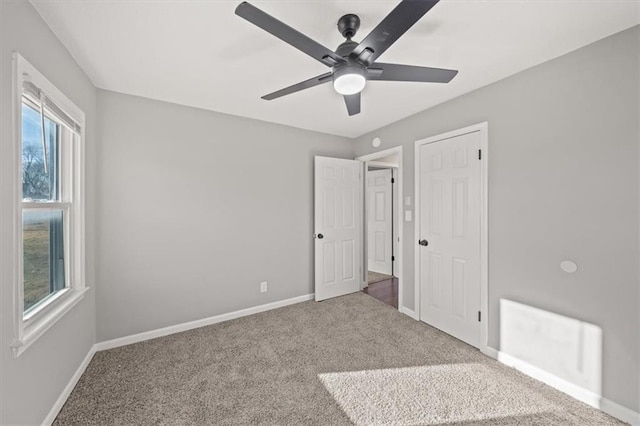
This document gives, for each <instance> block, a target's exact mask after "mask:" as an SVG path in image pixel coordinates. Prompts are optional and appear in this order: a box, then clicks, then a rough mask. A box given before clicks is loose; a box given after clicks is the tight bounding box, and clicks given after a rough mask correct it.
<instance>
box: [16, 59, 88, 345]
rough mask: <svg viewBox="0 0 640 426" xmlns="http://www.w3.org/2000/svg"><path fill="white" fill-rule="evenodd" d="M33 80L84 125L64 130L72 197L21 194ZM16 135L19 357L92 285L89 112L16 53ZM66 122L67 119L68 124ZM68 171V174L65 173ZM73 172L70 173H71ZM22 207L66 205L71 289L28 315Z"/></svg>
mask: <svg viewBox="0 0 640 426" xmlns="http://www.w3.org/2000/svg"><path fill="white" fill-rule="evenodd" d="M26 79H28V80H29V81H30V82H32V83H33V84H34V85H36V86H37V87H38V88H40V89H41V90H42V91H43V92H44V93H45V94H46V96H47V98H49V99H50V100H51V101H53V102H54V103H55V105H56V106H57V107H59V108H60V109H61V110H62V111H63V112H64V113H65V114H67V115H68V116H69V117H70V118H71V119H73V120H74V121H75V122H76V123H77V124H78V125H79V126H80V134H77V133H75V132H71V130H69V129H64V131H63V133H67V134H68V135H69V134H70V136H68V137H70V138H71V153H70V155H69V158H70V159H71V163H72V164H71V165H70V167H64V168H65V169H67V170H66V171H62V174H61V176H60V181H61V182H62V183H63V184H65V183H67V184H68V183H69V182H70V183H71V185H70V188H69V190H70V192H69V193H68V197H67V198H68V199H66V200H61V202H58V203H55V205H54V206H51V205H48V203H31V202H24V201H23V198H22V93H23V82H24V81H25V80H26ZM13 83H14V84H13V135H14V157H13V161H14V167H15V174H14V179H15V181H14V184H13V194H14V197H13V198H14V201H15V203H14V212H13V213H14V214H13V218H14V220H13V223H14V227H13V228H14V233H13V245H14V259H13V262H12V263H13V268H14V270H13V283H14V285H13V316H14V327H13V332H14V333H13V334H14V336H13V342H12V344H11V348H12V349H13V354H14V356H15V357H18V356H20V355H21V354H22V353H23V352H24V351H25V350H26V349H27V348H28V347H29V346H30V345H31V344H33V343H34V342H35V341H36V340H37V339H38V338H39V337H40V336H42V335H43V334H44V333H45V332H46V331H47V330H48V329H49V328H51V326H53V325H54V324H55V323H56V322H57V321H58V320H59V319H60V318H62V317H63V316H64V315H65V314H66V313H67V312H69V310H71V309H72V308H73V307H74V306H75V305H76V304H78V302H80V301H81V300H82V298H83V297H84V294H85V293H86V291H87V290H88V287H86V285H85V206H84V181H85V170H84V168H85V165H84V163H85V161H84V128H85V115H84V112H83V111H82V110H81V109H80V108H78V107H77V106H76V105H75V104H74V103H73V102H71V101H70V100H69V98H67V97H66V96H65V95H64V94H63V93H62V92H60V91H59V90H58V89H57V88H56V87H55V86H54V85H53V84H52V83H51V82H49V80H48V79H47V78H46V77H44V76H43V75H42V74H41V73H40V72H38V70H36V69H35V68H34V67H33V66H32V65H31V64H30V63H29V62H28V61H27V60H26V59H24V57H22V56H21V55H20V54H19V53H17V52H14V54H13ZM63 126H64V124H63ZM65 174H66V175H65ZM69 175H70V176H69ZM23 206H26V207H28V208H29V209H34V208H39V207H41V208H52V207H55V208H59V209H61V210H64V211H65V212H66V213H65V214H64V222H63V224H64V234H65V235H64V241H65V248H64V250H65V281H66V284H67V285H66V288H64V289H63V290H60V291H57V292H56V293H54V294H52V295H51V296H49V297H47V298H45V299H43V301H42V302H40V303H38V305H37V306H34V308H33V309H30V311H29V312H28V313H27V314H26V315H25V313H24V267H23V218H22V213H23Z"/></svg>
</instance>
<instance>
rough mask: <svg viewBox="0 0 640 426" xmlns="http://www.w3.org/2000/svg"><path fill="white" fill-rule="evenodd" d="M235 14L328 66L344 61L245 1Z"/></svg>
mask: <svg viewBox="0 0 640 426" xmlns="http://www.w3.org/2000/svg"><path fill="white" fill-rule="evenodd" d="M236 15H238V16H240V17H241V18H244V19H246V20H247V21H249V22H251V23H252V24H254V25H256V26H258V27H260V28H262V29H263V30H265V31H266V32H268V33H271V34H272V35H274V36H276V37H278V38H279V39H280V40H282V41H284V42H286V43H289V44H290V45H291V46H293V47H295V48H296V49H298V50H300V51H302V52H304V53H306V54H307V55H309V56H311V57H312V58H313V59H316V60H318V61H320V62H322V63H323V64H325V65H327V66H329V67H332V66H334V65H336V64H338V63H343V62H345V60H344V59H343V58H342V57H341V56H340V55H338V54H337V53H335V52H333V51H331V50H329V49H328V48H326V47H324V46H323V45H321V44H320V43H318V42H316V41H314V40H312V39H310V38H309V37H307V36H306V35H304V34H302V33H301V32H299V31H297V30H295V29H293V28H291V27H290V26H288V25H287V24H285V23H283V22H281V21H279V20H277V19H276V18H274V17H273V16H271V15H269V14H267V13H265V12H263V11H262V10H260V9H258V8H257V7H255V6H253V5H251V4H249V3H247V2H246V1H245V2H242V3H240V5H238V7H237V8H236Z"/></svg>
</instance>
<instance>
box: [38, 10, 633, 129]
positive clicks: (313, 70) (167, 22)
mask: <svg viewBox="0 0 640 426" xmlns="http://www.w3.org/2000/svg"><path fill="white" fill-rule="evenodd" d="M32 3H33V4H34V5H35V7H36V9H37V10H38V12H39V13H40V14H41V15H42V17H43V18H44V20H45V21H46V22H47V24H48V25H49V26H50V27H51V28H52V30H53V31H54V33H55V34H56V35H57V36H58V37H59V38H60V40H61V41H62V42H63V43H64V45H65V46H66V47H67V48H68V49H69V51H70V52H71V54H72V55H73V56H74V57H75V59H76V60H77V61H78V63H79V64H80V66H81V67H82V68H83V69H84V70H85V72H86V73H87V74H88V75H89V77H90V78H91V79H92V81H93V82H94V84H95V85H96V86H97V87H100V88H103V89H108V90H114V91H117V92H122V93H128V94H133V95H138V96H144V97H147V98H153V99H159V100H163V101H168V102H174V103H178V104H183V105H189V106H194V107H199V108H204V109H209V110H213V111H219V112H224V113H228V114H234V115H240V116H245V117H251V118H256V119H260V120H265V121H270V122H275V123H281V124H286V125H290V126H294V127H300V128H303V129H310V130H316V131H320V132H325V133H331V134H335V135H342V136H347V137H356V136H360V135H362V134H364V133H367V132H369V131H372V130H374V129H377V128H379V127H382V126H384V125H386V124H389V123H392V122H394V121H397V120H399V119H401V118H404V117H407V116H409V115H412V114H414V113H416V112H419V111H421V110H424V109H426V108H429V107H432V106H434V105H437V104H439V103H442V102H444V101H446V100H449V99H452V98H454V97H456V96H459V95H461V94H463V93H466V92H469V91H471V90H474V89H476V88H479V87H482V86H484V85H487V84H489V83H491V82H494V81H497V80H500V79H502V78H505V77H507V76H509V75H511V74H514V73H516V72H519V71H521V70H523V69H526V68H529V67H531V66H534V65H536V64H539V63H541V62H544V61H547V60H549V59H552V58H554V57H557V56H560V55H562V54H564V53H567V52H569V51H571V50H575V49H577V48H579V47H581V46H584V45H586V44H589V43H592V42H594V41H596V40H599V39H601V38H604V37H606V36H608V35H611V34H614V33H616V32H619V31H621V30H624V29H626V28H629V27H631V26H633V25H635V24H638V23H640V2H638V1H635V0H632V1H629V0H626V1H615V0H607V1H590V0H555V1H554V0H519V1H515V0H493V1H478V0H465V1H461V0H443V1H441V2H440V3H439V4H438V5H436V6H435V7H434V8H433V9H432V10H431V11H430V12H429V13H427V15H425V17H423V18H422V19H421V20H420V21H419V22H418V23H417V24H416V25H414V27H412V28H411V29H410V30H409V31H408V32H407V33H406V34H405V35H404V36H403V37H402V38H400V40H398V42H396V44H394V45H393V46H392V47H391V48H389V50H387V51H386V52H385V53H384V55H382V56H381V57H380V61H382V62H397V63H402V64H411V65H421V66H433V67H440V68H453V69H458V70H460V73H459V74H458V76H457V77H456V78H454V79H453V81H452V82H451V83H449V84H446V85H444V84H426V83H397V82H379V81H374V82H369V84H368V85H367V87H366V88H365V90H364V91H363V93H362V113H361V114H359V115H356V116H353V117H349V116H348V115H347V112H346V109H345V106H344V102H343V100H342V97H341V96H339V95H338V94H337V93H335V91H334V90H333V88H332V86H331V84H325V85H322V86H319V87H315V88H312V89H308V90H305V91H302V92H299V93H296V94H293V95H290V96H286V97H283V98H280V99H276V100H273V101H264V100H262V99H260V96H262V95H264V94H267V93H269V92H272V91H275V90H277V89H281V88H283V87H286V86H289V85H291V84H294V83H297V82H299V81H302V80H306V79H308V78H310V77H313V76H315V75H318V74H321V73H324V72H326V71H328V70H329V69H328V68H326V67H325V66H324V65H322V64H321V63H319V62H317V61H315V60H313V59H311V58H309V57H307V56H306V55H304V54H303V53H301V52H299V51H297V50H295V49H294V48H292V47H291V46H289V45H287V44H285V43H284V42H282V41H280V40H278V39H276V38H275V37H273V36H272V35H270V34H268V33H266V32H264V31H263V30H261V29H259V28H257V27H255V26H254V25H252V24H250V23H249V22H247V21H245V20H243V19H242V18H240V17H238V16H236V15H235V14H234V9H235V7H236V6H237V5H238V4H239V3H240V1H239V0H238V1H203V0H198V1H195V0H155V1H149V0H147V1H142V0H140V1H123V0H111V1H108V0H99V1H98V0H95V1H91V0H85V1H64V0H48V1H44V0H32ZM252 3H253V4H254V5H256V6H258V7H260V8H261V9H263V10H264V11H265V12H267V13H269V14H271V15H273V16H275V17H276V18H278V19H280V20H282V21H284V22H285V23H287V24H289V25H290V26H292V27H294V28H296V29H297V30H299V31H301V32H303V33H305V34H306V35H308V36H310V37H312V38H314V39H316V40H318V41H319V42H320V43H322V44H324V45H326V46H327V47H330V48H331V49H335V48H336V47H337V45H338V44H340V43H341V42H342V41H343V39H342V37H341V35H340V34H339V33H338V31H337V29H336V22H337V20H338V18H339V17H340V16H342V15H343V14H345V13H356V14H358V15H359V16H360V18H361V20H362V25H361V28H360V31H359V32H358V35H357V36H356V37H355V39H356V40H361V39H362V38H364V36H365V35H366V34H368V33H369V31H370V30H371V29H372V28H373V27H374V26H375V25H376V24H377V23H378V22H380V21H381V20H382V19H383V18H384V17H385V16H386V15H387V14H388V13H389V12H390V11H391V10H392V9H393V7H395V5H396V4H397V1H373V0H370V1H355V0H353V1H292V0H287V1H252Z"/></svg>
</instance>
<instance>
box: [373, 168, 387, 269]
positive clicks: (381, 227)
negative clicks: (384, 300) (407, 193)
mask: <svg viewBox="0 0 640 426" xmlns="http://www.w3.org/2000/svg"><path fill="white" fill-rule="evenodd" d="M391 178H392V175H391V169H383V170H373V171H369V172H368V173H367V203H368V208H367V216H368V218H367V234H368V235H367V244H368V250H367V254H368V257H369V259H368V269H369V271H373V272H377V273H380V274H387V275H391V272H392V261H391V256H392V244H393V241H392V233H393V232H392V231H393V229H392V226H393V223H392V222H393V221H392V204H393V200H392V199H391V193H392V191H391Z"/></svg>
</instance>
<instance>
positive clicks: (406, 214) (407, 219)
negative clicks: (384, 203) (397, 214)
mask: <svg viewBox="0 0 640 426" xmlns="http://www.w3.org/2000/svg"><path fill="white" fill-rule="evenodd" d="M404 221H405V222H411V210H407V211H405V212H404Z"/></svg>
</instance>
